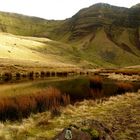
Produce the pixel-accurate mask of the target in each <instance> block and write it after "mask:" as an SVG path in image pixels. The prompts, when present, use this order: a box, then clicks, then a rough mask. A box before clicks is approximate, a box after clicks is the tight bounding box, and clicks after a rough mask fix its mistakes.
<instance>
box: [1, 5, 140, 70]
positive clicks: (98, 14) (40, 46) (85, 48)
mask: <svg viewBox="0 0 140 140" xmlns="http://www.w3.org/2000/svg"><path fill="white" fill-rule="evenodd" d="M139 12H140V6H139V4H137V5H135V6H133V7H132V8H129V9H128V8H123V7H116V6H111V5H109V4H103V3H99V4H95V5H92V6H90V7H88V8H84V9H81V10H80V11H79V12H78V13H77V14H75V15H74V16H73V17H71V18H69V19H66V20H63V21H54V20H51V21H50V20H44V19H40V18H35V17H28V16H23V15H18V14H12V13H4V12H0V31H1V32H7V33H12V34H15V35H22V36H21V37H20V36H12V35H10V36H9V34H1V41H0V43H1V45H2V46H4V45H5V44H4V43H5V42H7V41H6V40H8V43H9V44H8V43H6V45H5V46H6V47H1V48H0V50H1V53H0V57H1V58H2V60H3V58H6V59H8V61H9V60H11V59H12V60H17V59H18V58H20V54H21V53H22V55H23V58H24V59H23V58H22V60H30V61H36V63H38V62H37V61H39V62H41V63H43V65H44V64H45V63H48V64H52V62H53V63H55V64H56V65H59V63H61V64H62V63H63V64H66V65H67V63H68V64H71V65H73V64H74V65H77V66H78V67H79V66H80V67H85V68H93V67H124V66H132V65H140V15H139ZM23 36H32V37H23ZM33 36H36V37H47V38H49V39H50V40H48V39H47V38H33ZM3 37H4V38H5V39H3ZM21 40H22V41H21ZM52 40H53V41H52ZM54 40H55V41H54ZM10 42H11V43H10ZM13 48H14V49H13ZM13 50H14V51H13ZM13 52H14V53H13ZM25 58H26V59H25ZM20 60H21V58H20Z"/></svg>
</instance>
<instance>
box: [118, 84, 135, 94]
mask: <svg viewBox="0 0 140 140" xmlns="http://www.w3.org/2000/svg"><path fill="white" fill-rule="evenodd" d="M116 86H117V93H125V92H127V91H132V89H133V85H132V84H130V83H126V82H117V83H116Z"/></svg>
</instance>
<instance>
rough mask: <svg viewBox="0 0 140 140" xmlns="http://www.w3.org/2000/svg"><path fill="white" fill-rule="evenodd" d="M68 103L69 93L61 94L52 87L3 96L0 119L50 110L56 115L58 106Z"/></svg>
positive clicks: (16, 117) (10, 118) (26, 115)
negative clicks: (13, 95)
mask: <svg viewBox="0 0 140 140" xmlns="http://www.w3.org/2000/svg"><path fill="white" fill-rule="evenodd" d="M69 103H70V97H69V95H66V94H62V93H61V91H60V90H59V89H57V88H54V87H49V88H47V89H46V90H44V91H40V92H38V93H35V94H32V95H24V96H17V97H7V98H6V97H5V98H1V99H0V120H2V121H6V120H17V119H22V118H24V117H28V116H29V115H30V114H31V113H36V112H43V111H45V110H50V111H51V112H52V113H53V115H57V113H58V112H59V107H60V106H66V105H68V104H69Z"/></svg>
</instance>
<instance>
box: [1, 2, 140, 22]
mask: <svg viewBox="0 0 140 140" xmlns="http://www.w3.org/2000/svg"><path fill="white" fill-rule="evenodd" d="M99 2H102V3H109V4H111V5H116V6H121V7H131V6H133V5H135V4H137V3H140V0H0V11H6V12H14V13H19V14H24V15H29V16H36V17H41V18H45V19H56V20H61V19H66V18H69V17H71V16H73V15H74V14H75V13H77V12H78V11H79V10H80V9H82V8H85V7H88V6H90V5H93V4H95V3H99Z"/></svg>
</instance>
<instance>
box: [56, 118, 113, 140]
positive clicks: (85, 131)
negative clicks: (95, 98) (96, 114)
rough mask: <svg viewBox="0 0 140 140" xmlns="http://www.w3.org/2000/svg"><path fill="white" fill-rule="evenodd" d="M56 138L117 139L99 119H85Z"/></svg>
mask: <svg viewBox="0 0 140 140" xmlns="http://www.w3.org/2000/svg"><path fill="white" fill-rule="evenodd" d="M54 140H115V138H114V137H113V134H112V131H111V130H110V129H109V128H107V127H106V125H104V124H103V123H101V122H99V121H97V120H84V121H82V122H79V123H78V124H76V125H75V124H72V125H70V126H69V128H65V129H64V130H63V131H62V132H60V133H59V134H58V135H57V136H56V137H55V138H54Z"/></svg>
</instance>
